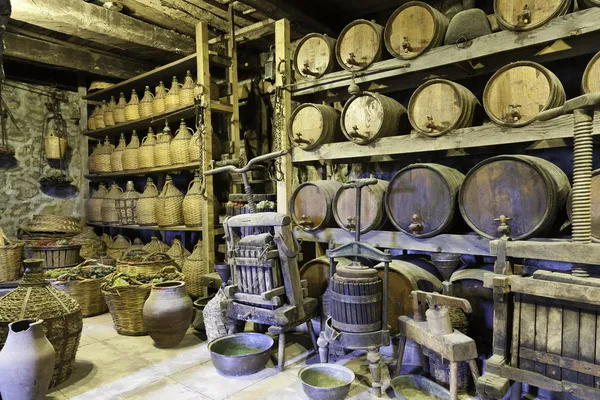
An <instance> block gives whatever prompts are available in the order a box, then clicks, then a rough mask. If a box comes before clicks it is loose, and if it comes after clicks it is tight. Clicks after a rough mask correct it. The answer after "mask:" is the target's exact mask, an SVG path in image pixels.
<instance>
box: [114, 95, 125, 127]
mask: <svg viewBox="0 0 600 400" xmlns="http://www.w3.org/2000/svg"><path fill="white" fill-rule="evenodd" d="M125 107H127V100H126V99H125V94H124V93H123V92H121V93H120V94H119V102H118V103H117V106H116V107H115V109H114V110H113V118H114V120H115V123H117V124H121V123H123V122H125V121H127V118H126V117H125Z"/></svg>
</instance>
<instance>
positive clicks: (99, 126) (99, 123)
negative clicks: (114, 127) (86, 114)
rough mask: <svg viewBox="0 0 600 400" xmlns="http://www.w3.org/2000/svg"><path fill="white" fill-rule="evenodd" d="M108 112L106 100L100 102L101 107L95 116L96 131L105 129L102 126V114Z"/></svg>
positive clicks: (104, 126) (103, 125)
mask: <svg viewBox="0 0 600 400" xmlns="http://www.w3.org/2000/svg"><path fill="white" fill-rule="evenodd" d="M106 110H108V105H107V104H106V100H102V106H100V109H99V110H98V114H96V118H95V119H96V121H95V122H96V129H102V128H106V125H105V124H104V113H105V112H106Z"/></svg>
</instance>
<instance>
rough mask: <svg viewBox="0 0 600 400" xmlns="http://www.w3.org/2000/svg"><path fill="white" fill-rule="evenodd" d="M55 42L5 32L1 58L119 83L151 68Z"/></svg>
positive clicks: (147, 65) (135, 62)
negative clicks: (86, 74) (75, 72)
mask: <svg viewBox="0 0 600 400" xmlns="http://www.w3.org/2000/svg"><path fill="white" fill-rule="evenodd" d="M58 42H59V41H58V40H53V41H52V42H48V41H44V40H40V39H36V38H33V37H28V36H24V35H19V34H17V33H13V32H5V33H4V45H5V52H4V57H5V58H6V59H11V58H12V59H18V60H24V61H28V62H35V63H43V64H48V65H51V66H53V67H60V68H67V69H72V70H76V71H84V72H88V73H93V74H97V75H101V76H107V77H111V78H119V79H129V78H132V77H134V76H136V75H139V74H142V73H144V72H147V71H149V70H151V69H152V68H153V66H152V65H150V64H145V63H140V62H138V61H134V60H128V59H125V58H123V57H114V56H111V55H107V54H104V53H97V52H94V51H90V50H89V49H87V48H85V47H82V46H77V45H74V44H72V43H65V44H60V43H58Z"/></svg>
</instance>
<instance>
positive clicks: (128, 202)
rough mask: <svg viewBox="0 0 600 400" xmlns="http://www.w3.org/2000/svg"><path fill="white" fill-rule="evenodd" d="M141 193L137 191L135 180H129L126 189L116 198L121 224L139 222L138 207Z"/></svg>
mask: <svg viewBox="0 0 600 400" xmlns="http://www.w3.org/2000/svg"><path fill="white" fill-rule="evenodd" d="M139 198H140V194H139V193H138V192H136V191H135V187H134V186H133V181H127V185H126V186H125V191H124V192H123V194H122V195H121V196H120V197H119V198H118V199H117V200H116V208H117V215H118V216H119V223H120V224H121V225H135V224H137V218H136V215H137V214H136V208H137V202H138V199H139Z"/></svg>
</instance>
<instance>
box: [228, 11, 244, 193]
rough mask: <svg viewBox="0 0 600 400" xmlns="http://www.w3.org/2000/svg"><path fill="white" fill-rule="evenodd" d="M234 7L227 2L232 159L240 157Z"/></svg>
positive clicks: (237, 188)
mask: <svg viewBox="0 0 600 400" xmlns="http://www.w3.org/2000/svg"><path fill="white" fill-rule="evenodd" d="M233 13H234V8H233V2H232V3H230V4H229V27H230V28H229V29H230V31H231V33H230V35H229V38H228V39H227V55H228V56H229V57H231V67H229V68H228V69H227V80H228V82H229V85H230V86H231V96H229V97H228V98H227V99H228V101H229V104H231V106H232V107H233V113H231V115H229V141H230V142H231V143H233V159H234V160H235V159H238V158H239V157H240V141H241V138H240V110H239V108H238V106H239V104H238V103H239V92H238V65H237V43H236V37H235V36H236V34H235V33H236V30H235V24H234V21H235V19H234V15H233ZM231 36H233V38H231ZM231 189H232V190H231V193H239V192H240V190H239V186H238V185H235V184H234V185H232V188H231Z"/></svg>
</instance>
